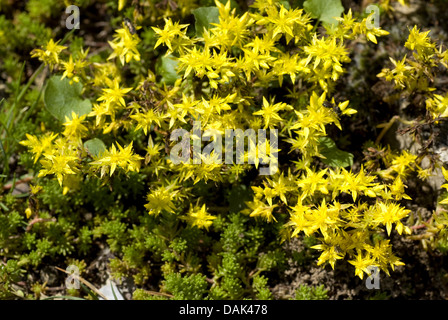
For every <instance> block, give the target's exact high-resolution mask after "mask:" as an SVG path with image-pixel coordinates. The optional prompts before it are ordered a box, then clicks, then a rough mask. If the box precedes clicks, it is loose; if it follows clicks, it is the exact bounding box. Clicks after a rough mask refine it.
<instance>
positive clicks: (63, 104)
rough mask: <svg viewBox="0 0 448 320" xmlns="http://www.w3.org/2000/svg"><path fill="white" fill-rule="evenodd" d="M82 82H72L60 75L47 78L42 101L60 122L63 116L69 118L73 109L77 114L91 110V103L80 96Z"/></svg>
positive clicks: (63, 118)
mask: <svg viewBox="0 0 448 320" xmlns="http://www.w3.org/2000/svg"><path fill="white" fill-rule="evenodd" d="M81 92H82V84H81V83H79V82H73V83H72V84H70V80H69V79H67V78H64V79H62V80H61V77H60V76H53V77H51V78H50V79H49V80H48V83H47V87H46V88H45V93H44V103H45V107H46V108H47V110H48V111H49V112H50V113H51V114H52V115H53V116H55V117H56V118H57V119H58V120H60V121H61V122H65V117H66V116H67V117H69V118H71V114H72V112H73V111H74V112H75V113H77V114H78V115H79V116H82V115H84V114H87V113H89V112H90V111H92V103H91V102H90V100H89V99H83V98H82V96H81Z"/></svg>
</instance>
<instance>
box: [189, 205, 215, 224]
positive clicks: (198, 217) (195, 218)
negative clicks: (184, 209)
mask: <svg viewBox="0 0 448 320" xmlns="http://www.w3.org/2000/svg"><path fill="white" fill-rule="evenodd" d="M181 219H183V220H186V221H187V222H188V223H189V224H191V225H192V226H193V227H194V226H196V227H198V229H202V228H205V229H207V230H208V228H209V227H210V226H211V225H212V223H213V220H215V219H216V217H215V216H212V215H210V214H208V212H207V209H206V207H205V204H204V205H202V207H201V208H200V209H199V207H196V206H195V207H193V206H191V207H190V211H189V212H188V215H187V216H182V217H181Z"/></svg>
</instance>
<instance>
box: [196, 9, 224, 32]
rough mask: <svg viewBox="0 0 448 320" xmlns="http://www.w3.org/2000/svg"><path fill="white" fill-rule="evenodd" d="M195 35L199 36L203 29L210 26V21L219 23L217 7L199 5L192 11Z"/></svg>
mask: <svg viewBox="0 0 448 320" xmlns="http://www.w3.org/2000/svg"><path fill="white" fill-rule="evenodd" d="M192 12H193V15H194V19H195V20H196V22H195V29H196V36H198V37H201V36H202V33H203V32H204V28H205V29H207V30H208V29H209V28H210V27H212V25H211V23H219V10H218V8H217V7H201V8H197V9H194V10H193V11H192Z"/></svg>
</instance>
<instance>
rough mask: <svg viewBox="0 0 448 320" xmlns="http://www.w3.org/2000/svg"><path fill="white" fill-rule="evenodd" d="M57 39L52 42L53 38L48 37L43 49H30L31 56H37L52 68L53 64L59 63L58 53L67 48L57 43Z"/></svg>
mask: <svg viewBox="0 0 448 320" xmlns="http://www.w3.org/2000/svg"><path fill="white" fill-rule="evenodd" d="M59 41H60V40H58V41H56V42H54V41H53V39H50V40H49V41H48V42H47V44H46V45H45V48H43V49H44V50H42V49H34V50H33V51H31V57H32V58H34V57H37V58H38V59H39V60H41V61H42V62H44V63H45V64H46V65H49V66H50V69H51V70H53V68H54V66H55V65H56V64H57V63H59V53H61V52H62V51H63V50H64V49H67V47H64V46H60V45H58V43H59Z"/></svg>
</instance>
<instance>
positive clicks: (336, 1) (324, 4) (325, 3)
mask: <svg viewBox="0 0 448 320" xmlns="http://www.w3.org/2000/svg"><path fill="white" fill-rule="evenodd" d="M303 8H304V9H305V11H306V12H308V13H310V14H311V17H312V18H315V19H318V20H319V21H321V22H323V23H328V24H331V23H337V21H336V20H335V19H334V17H340V16H341V14H342V12H344V7H343V6H342V3H341V0H306V1H305V2H304V3H303Z"/></svg>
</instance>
